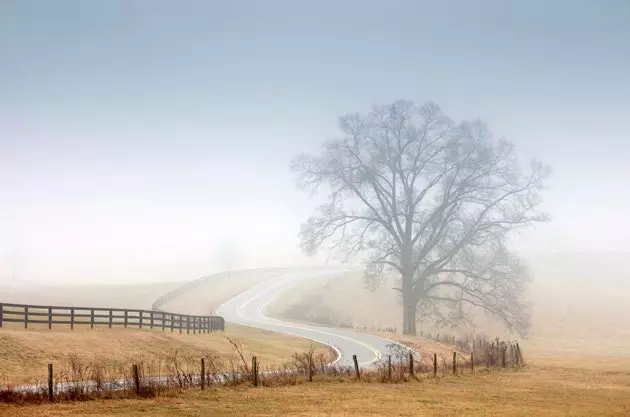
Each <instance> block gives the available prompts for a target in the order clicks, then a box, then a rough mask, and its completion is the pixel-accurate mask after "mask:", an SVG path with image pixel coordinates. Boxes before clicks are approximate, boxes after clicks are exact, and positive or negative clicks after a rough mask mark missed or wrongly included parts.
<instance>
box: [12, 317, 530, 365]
mask: <svg viewBox="0 0 630 417" xmlns="http://www.w3.org/2000/svg"><path fill="white" fill-rule="evenodd" d="M1 321H2V320H1V319H0V322H1ZM0 327H2V326H0ZM516 356H517V360H518V364H519V365H520V364H521V363H523V355H522V354H521V347H520V346H519V345H518V342H516Z"/></svg>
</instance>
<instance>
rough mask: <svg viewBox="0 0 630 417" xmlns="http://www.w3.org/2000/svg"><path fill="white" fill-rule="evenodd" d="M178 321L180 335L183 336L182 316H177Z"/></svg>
mask: <svg viewBox="0 0 630 417" xmlns="http://www.w3.org/2000/svg"><path fill="white" fill-rule="evenodd" d="M177 319H178V323H179V334H182V326H183V324H182V315H181V314H180V315H179V316H177Z"/></svg>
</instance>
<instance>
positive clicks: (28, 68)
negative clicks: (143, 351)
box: [0, 0, 630, 284]
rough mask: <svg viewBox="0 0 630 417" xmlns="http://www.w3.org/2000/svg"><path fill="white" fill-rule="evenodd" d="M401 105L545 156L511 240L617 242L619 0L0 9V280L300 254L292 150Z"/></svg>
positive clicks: (623, 88) (190, 274) (624, 67)
mask: <svg viewBox="0 0 630 417" xmlns="http://www.w3.org/2000/svg"><path fill="white" fill-rule="evenodd" d="M399 98H405V99H412V100H416V101H419V102H421V101H424V100H434V101H436V102H437V103H438V104H439V105H440V106H441V107H442V108H443V109H444V111H445V112H446V113H447V114H449V115H450V116H451V117H453V118H455V119H461V118H474V117H480V118H481V119H483V120H484V121H486V122H488V123H489V124H490V127H491V128H492V129H493V131H494V132H495V134H496V135H497V136H505V137H507V138H508V139H511V140H513V141H514V142H516V143H517V145H518V148H519V149H520V151H521V154H522V155H523V157H524V158H529V157H532V156H537V157H539V158H541V159H543V160H544V161H545V162H547V163H549V164H551V165H552V166H553V168H554V175H553V177H552V179H551V185H552V189H551V190H550V191H549V192H548V193H547V196H546V203H545V205H546V208H547V209H548V210H549V211H550V212H551V214H552V216H553V218H554V222H553V223H552V224H549V225H545V226H543V227H540V228H539V230H537V231H536V233H530V234H528V235H527V236H525V237H523V239H521V241H519V243H518V244H519V245H520V247H521V248H523V249H524V250H626V251H630V243H628V242H629V241H628V240H627V236H630V220H628V218H627V215H626V212H627V211H628V210H627V207H628V204H630V192H629V191H628V190H630V187H629V186H628V184H629V180H630V167H629V165H628V164H627V159H628V155H630V135H629V133H628V132H630V2H628V1H625V0H610V1H597V2H596V1H587V0H581V1H577V0H576V1H568V0H565V1H562V0H558V1H553V2H547V1H528V2H516V1H514V2H507V1H498V0H497V1H478V2H470V1H463V0H462V1H447V2H435V1H432V2H425V1H412V0H410V1H312V2H306V1H289V0H287V1H273V0H269V1H225V2H219V1H122V0H121V1H116V0H107V1H105V0H103V1H79V0H77V1H63V0H56V1H25V0H21V1H17V0H15V1H11V0H0V164H1V165H0V189H1V190H2V193H1V195H0V215H1V216H2V218H1V219H0V226H1V227H2V230H0V251H1V253H0V255H1V256H2V257H1V258H0V284H2V283H3V282H10V281H11V280H12V276H13V273H14V272H15V274H16V276H17V278H16V279H18V280H23V281H27V280H28V281H33V280H47V281H54V282H58V281H68V280H75V279H85V280H90V279H93V280H101V281H102V280H108V279H111V280H113V281H129V280H143V281H150V280H154V279H155V280H165V279H190V278H195V277H196V276H197V275H202V274H204V273H206V272H208V271H210V270H212V269H214V268H216V265H215V264H214V263H213V260H212V258H213V256H212V254H213V253H215V252H216V251H217V246H218V245H219V244H220V243H221V242H225V241H226V239H231V240H232V241H235V242H238V245H240V247H241V251H242V256H241V258H242V260H241V262H242V263H243V265H247V266H250V265H251V266H253V265H260V266H265V265H272V264H275V265H279V264H283V263H287V264H288V263H296V262H302V259H301V255H300V254H299V251H298V250H297V247H296V243H297V240H296V237H295V234H296V233H297V230H298V227H299V223H300V222H301V221H302V220H304V219H305V217H306V216H307V215H308V213H309V212H310V209H311V207H312V202H311V201H310V200H309V199H308V197H307V196H305V195H302V194H300V193H299V192H298V191H296V190H295V188H294V185H293V179H292V177H291V175H290V172H289V170H288V165H289V161H290V159H291V157H292V156H293V155H294V154H296V153H297V152H300V151H304V150H306V151H309V150H315V149H317V146H318V144H319V143H320V142H321V141H323V140H325V139H328V138H329V137H331V136H334V135H335V132H336V130H335V129H336V117H337V116H339V115H340V114H343V113H345V112H351V111H365V110H368V109H369V107H370V106H371V105H373V104H379V103H384V102H388V101H391V100H395V99H399ZM250 231H253V232H254V233H249V232H250Z"/></svg>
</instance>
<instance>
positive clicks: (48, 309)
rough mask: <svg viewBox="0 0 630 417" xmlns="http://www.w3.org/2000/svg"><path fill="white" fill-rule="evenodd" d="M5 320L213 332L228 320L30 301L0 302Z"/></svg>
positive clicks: (1, 321) (0, 315)
mask: <svg viewBox="0 0 630 417" xmlns="http://www.w3.org/2000/svg"><path fill="white" fill-rule="evenodd" d="M4 323H23V324H24V328H25V329H28V326H29V324H47V325H48V328H49V329H52V326H53V325H69V326H70V329H74V327H75V326H77V325H83V326H90V328H92V329H93V328H94V326H108V327H109V328H110V329H111V328H112V327H113V326H124V327H138V328H140V329H142V328H148V329H162V331H167V330H169V331H171V332H174V331H176V330H177V331H179V332H180V333H182V332H183V331H186V333H190V332H191V331H192V333H193V334H196V333H210V332H214V331H219V330H221V331H223V330H225V321H224V320H223V317H219V316H193V315H186V314H175V313H167V312H163V311H151V310H129V309H123V308H95V307H60V306H41V305H27V304H12V303H0V328H2V326H3V324H4Z"/></svg>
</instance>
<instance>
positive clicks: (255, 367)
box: [252, 356, 258, 387]
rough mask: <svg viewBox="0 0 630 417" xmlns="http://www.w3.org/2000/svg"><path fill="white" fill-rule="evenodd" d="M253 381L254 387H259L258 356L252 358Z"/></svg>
mask: <svg viewBox="0 0 630 417" xmlns="http://www.w3.org/2000/svg"><path fill="white" fill-rule="evenodd" d="M252 381H253V383H254V386H255V387H257V386H258V361H257V359H256V356H252Z"/></svg>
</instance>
